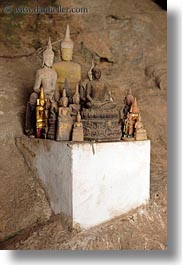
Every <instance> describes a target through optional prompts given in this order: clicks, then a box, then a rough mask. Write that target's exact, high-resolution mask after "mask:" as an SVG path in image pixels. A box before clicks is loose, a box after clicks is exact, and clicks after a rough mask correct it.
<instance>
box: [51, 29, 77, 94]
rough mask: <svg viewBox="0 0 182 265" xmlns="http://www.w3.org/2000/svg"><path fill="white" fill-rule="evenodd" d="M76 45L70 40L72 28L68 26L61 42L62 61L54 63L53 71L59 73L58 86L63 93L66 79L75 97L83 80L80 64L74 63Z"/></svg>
mask: <svg viewBox="0 0 182 265" xmlns="http://www.w3.org/2000/svg"><path fill="white" fill-rule="evenodd" d="M73 48H74V43H73V41H72V39H71V38H70V28H69V25H67V28H66V34H65V37H64V39H63V41H62V42H61V57H62V61H61V62H57V63H54V65H53V69H54V70H55V71H56V73H57V77H58V78H57V85H58V88H59V91H60V92H61V93H62V91H63V87H64V83H65V78H66V79H67V80H68V82H69V86H70V92H71V95H72V96H73V94H74V92H75V87H76V84H77V83H79V82H80V80H81V66H80V64H78V63H75V62H72V56H73Z"/></svg>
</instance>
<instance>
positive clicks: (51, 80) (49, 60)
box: [25, 38, 57, 136]
mask: <svg viewBox="0 0 182 265" xmlns="http://www.w3.org/2000/svg"><path fill="white" fill-rule="evenodd" d="M53 60H54V52H53V51H52V45H51V40H50V38H49V42H48V46H47V49H46V50H45V51H44V52H43V68H41V69H39V70H37V72H36V79H35V83H34V87H33V91H34V92H33V93H32V94H31V96H30V100H29V102H28V103H27V110H26V123H25V133H26V134H27V135H28V136H31V135H35V127H36V126H35V120H36V119H35V117H36V113H35V112H36V111H35V109H36V102H37V99H38V95H39V93H40V88H41V86H43V87H44V94H45V98H46V99H47V98H49V99H50V101H51V102H52V101H55V99H54V93H55V89H56V79H57V74H56V73H55V71H53V70H52V69H51V67H52V65H53Z"/></svg>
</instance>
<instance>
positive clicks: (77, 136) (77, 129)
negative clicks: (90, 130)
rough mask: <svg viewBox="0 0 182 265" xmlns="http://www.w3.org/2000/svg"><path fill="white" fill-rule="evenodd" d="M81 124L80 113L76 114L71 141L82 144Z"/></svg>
mask: <svg viewBox="0 0 182 265" xmlns="http://www.w3.org/2000/svg"><path fill="white" fill-rule="evenodd" d="M83 140H84V136H83V124H82V122H81V115H80V112H78V114H77V121H76V122H75V123H74V125H73V133H72V141H75V142H83Z"/></svg>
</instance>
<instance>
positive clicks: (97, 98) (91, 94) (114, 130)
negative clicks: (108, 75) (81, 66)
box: [81, 67, 121, 141]
mask: <svg viewBox="0 0 182 265" xmlns="http://www.w3.org/2000/svg"><path fill="white" fill-rule="evenodd" d="M92 77H93V80H90V81H89V82H88V83H87V85H86V96H85V99H86V100H85V108H83V109H82V112H81V116H82V122H83V126H84V138H85V140H98V141H101V140H103V141H105V140H120V138H121V128H120V125H119V111H118V110H117V106H116V103H114V102H113V99H112V97H111V91H110V90H109V88H108V85H107V84H106V82H105V81H104V80H103V79H101V71H100V70H99V69H98V68H95V67H94V68H93V69H92Z"/></svg>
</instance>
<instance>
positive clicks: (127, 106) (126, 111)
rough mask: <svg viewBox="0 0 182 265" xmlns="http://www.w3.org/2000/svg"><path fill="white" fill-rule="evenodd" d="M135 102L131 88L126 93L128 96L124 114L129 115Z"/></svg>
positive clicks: (125, 100) (125, 99)
mask: <svg viewBox="0 0 182 265" xmlns="http://www.w3.org/2000/svg"><path fill="white" fill-rule="evenodd" d="M133 102H134V97H133V95H132V92H131V88H130V89H129V90H128V93H127V95H126V97H125V98H124V104H125V106H124V109H123V114H124V117H125V118H126V116H127V113H128V112H129V111H130V108H131V105H132V104H133Z"/></svg>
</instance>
